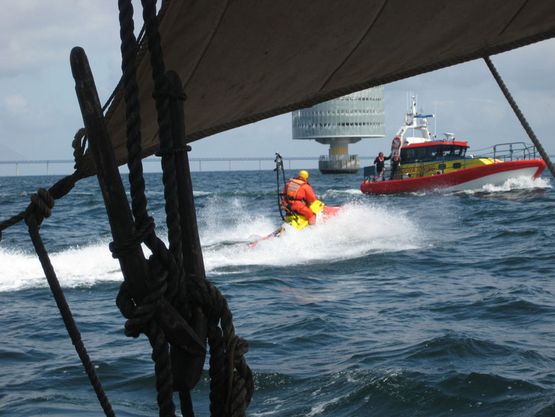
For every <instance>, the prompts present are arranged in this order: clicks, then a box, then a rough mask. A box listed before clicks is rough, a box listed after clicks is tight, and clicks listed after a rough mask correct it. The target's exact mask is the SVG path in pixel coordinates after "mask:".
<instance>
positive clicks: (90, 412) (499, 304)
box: [0, 171, 555, 417]
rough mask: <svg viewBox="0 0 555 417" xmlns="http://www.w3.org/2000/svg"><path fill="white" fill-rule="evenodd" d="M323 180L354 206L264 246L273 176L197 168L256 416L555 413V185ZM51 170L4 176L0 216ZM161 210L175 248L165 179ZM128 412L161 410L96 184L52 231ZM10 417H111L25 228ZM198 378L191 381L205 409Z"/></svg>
mask: <svg viewBox="0 0 555 417" xmlns="http://www.w3.org/2000/svg"><path fill="white" fill-rule="evenodd" d="M360 179H361V178H360V176H322V175H318V174H316V173H314V174H313V178H312V183H313V185H314V187H315V190H316V192H317V194H319V196H320V197H321V198H322V199H323V200H324V201H325V202H326V203H328V204H330V205H342V206H344V209H343V210H342V212H341V213H340V214H339V215H338V216H337V217H335V218H333V219H331V220H330V221H328V222H327V223H325V224H322V225H319V226H317V227H315V228H311V229H310V230H306V231H303V232H301V233H290V232H287V233H285V235H284V236H283V237H281V238H279V239H274V240H268V241H265V242H263V243H261V244H259V245H258V246H257V247H256V248H254V249H249V248H248V246H247V243H248V242H249V241H251V240H252V239H254V238H255V237H256V236H262V235H265V234H267V233H269V232H271V231H272V230H274V229H275V228H276V226H278V224H279V215H278V213H277V208H276V205H275V200H276V196H275V178H274V173H273V172H271V171H263V172H225V173H194V174H193V183H194V189H195V197H196V204H197V209H198V220H199V228H200V234H201V241H202V244H203V248H204V258H205V263H206V270H207V274H208V278H209V279H210V280H212V281H213V282H214V283H215V284H216V285H217V286H218V287H219V288H220V290H221V291H222V292H223V293H224V294H225V295H226V297H227V300H228V302H229V304H230V307H231V309H232V311H233V314H234V323H235V326H236V331H237V333H238V334H239V335H240V336H242V337H244V338H246V339H247V340H248V342H249V345H250V351H249V353H248V354H247V361H248V363H249V365H250V366H251V368H252V369H253V371H254V375H255V384H256V390H255V393H254V397H253V401H252V403H251V405H250V407H249V411H248V415H250V416H423V417H424V416H484V417H486V416H487V417H491V416H499V417H507V416H514V417H522V416H536V417H547V416H555V282H554V279H553V278H554V277H555V250H554V248H555V216H554V213H555V192H554V191H553V189H552V186H553V182H552V181H551V180H550V179H549V178H548V177H547V176H545V177H544V178H543V179H540V181H539V182H535V183H532V182H531V181H525V180H517V181H514V182H512V183H510V184H506V185H505V186H503V187H497V188H488V189H484V190H479V191H474V192H466V193H428V194H422V195H404V196H381V197H371V196H365V195H362V194H361V193H360V192H359V191H358V186H359V183H360ZM55 180H56V178H55V177H20V178H0V209H1V210H0V212H1V217H2V219H4V218H6V217H8V216H10V215H12V214H15V213H16V212H18V211H19V210H21V209H23V208H24V207H25V206H26V205H27V202H28V199H29V195H30V194H31V193H33V192H34V191H35V190H36V189H37V188H38V187H41V186H42V187H44V186H49V185H51V184H53V183H54V182H55ZM146 180H147V187H148V190H149V191H148V197H149V209H150V210H151V211H152V212H153V214H154V217H155V219H156V223H157V225H158V233H159V235H161V236H163V235H164V233H165V230H164V229H165V227H164V218H163V216H164V209H163V192H162V188H161V176H160V175H156V174H151V175H148V176H147V178H146ZM41 230H42V235H43V238H44V240H45V242H46V246H47V248H48V250H49V251H50V254H51V259H52V262H53V264H54V267H55V269H56V271H57V274H58V277H59V279H60V281H61V283H62V286H63V287H64V289H65V292H66V296H67V298H68V300H69V303H70V306H71V308H72V310H73V313H74V315H75V319H76V322H77V324H78V325H79V327H80V330H81V333H82V337H83V340H84V342H85V344H86V346H87V348H88V350H89V354H90V356H91V358H92V360H93V361H94V363H95V365H96V367H97V371H98V374H99V376H100V378H101V380H102V382H103V384H104V387H105V389H106V391H107V394H108V396H109V398H110V401H111V402H112V405H113V407H114V409H115V412H116V414H117V415H118V416H154V415H157V406H156V399H155V396H156V394H155V388H154V378H153V365H152V362H151V359H150V348H149V346H148V342H147V341H146V338H145V337H144V336H143V337H140V338H139V339H130V338H127V337H125V335H124V334H123V322H124V319H123V318H122V317H121V315H120V313H119V311H118V310H117V308H116V306H115V296H116V293H117V290H118V286H119V284H120V282H121V280H122V277H121V273H120V272H119V268H118V264H117V262H116V261H115V260H114V259H112V258H111V256H110V252H109V251H108V248H107V244H108V243H109V242H110V240H111V237H110V234H109V227H108V223H107V219H106V215H105V210H104V206H103V203H102V199H101V195H100V193H99V191H98V188H97V184H96V182H95V180H94V179H88V180H85V181H82V182H81V183H80V184H78V186H77V187H76V188H75V189H74V190H73V191H72V192H71V194H69V195H68V196H67V197H65V198H64V199H62V200H60V201H59V202H57V205H56V207H55V209H54V214H53V215H52V217H51V218H49V219H47V220H46V221H45V223H44V225H43V227H42V229H41ZM0 271H1V273H0V334H1V343H0V369H1V372H0V415H2V416H44V415H52V416H74V415H80V416H99V415H102V410H101V408H100V406H99V405H98V403H97V401H96V397H95V395H94V393H93V391H92V388H91V387H90V385H89V383H88V380H87V378H86V375H85V373H84V371H83V369H82V367H81V365H80V362H79V360H78V358H77V355H76V353H75V351H74V348H73V346H72V344H71V342H70V340H69V338H68V337H67V335H66V331H65V328H64V326H63V323H62V320H61V318H60V317H59V313H58V310H57V309H56V307H55V303H54V301H53V299H52V297H51V295H50V290H49V289H48V287H47V285H46V282H45V279H44V278H43V273H42V270H41V268H40V265H39V263H38V260H37V259H36V256H35V255H34V252H33V250H32V246H31V242H30V240H29V237H28V235H27V234H26V232H25V229H24V227H23V226H22V225H18V226H15V227H13V228H11V229H10V230H8V231H6V232H5V233H4V236H3V240H2V242H1V243H0ZM208 392H209V387H208V379H207V373H205V375H204V377H203V379H202V381H201V382H200V384H199V385H198V386H197V388H196V389H195V391H194V393H193V395H194V398H193V400H194V403H195V409H196V411H197V414H198V415H199V416H203V415H204V416H205V415H208V414H209V413H208V403H209V400H208Z"/></svg>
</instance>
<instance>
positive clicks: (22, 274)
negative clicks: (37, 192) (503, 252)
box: [0, 198, 425, 292]
mask: <svg viewBox="0 0 555 417" xmlns="http://www.w3.org/2000/svg"><path fill="white" fill-rule="evenodd" d="M230 200H231V201H230ZM226 201H227V205H226V206H225V207H226V208H225V211H222V210H221V207H223V206H222V205H221V204H220V203H222V202H221V201H213V202H211V203H212V204H209V205H208V207H210V208H209V209H208V210H204V211H203V212H202V213H201V217H202V223H203V224H204V226H202V227H201V229H200V236H201V243H202V245H203V255H204V261H205V266H206V271H207V272H208V274H220V273H222V272H221V269H222V268H227V267H232V268H235V269H236V268H237V267H244V266H253V265H262V266H264V265H267V266H291V265H300V264H310V263H319V262H336V261H341V260H344V259H353V258H358V257H363V256H366V255H368V254H370V253H379V252H394V251H403V250H409V249H414V248H418V247H422V246H424V241H425V239H423V238H422V233H421V232H420V231H419V229H418V227H417V225H415V224H414V223H413V221H412V220H410V217H409V215H408V214H407V213H405V212H404V211H402V210H401V209H386V208H383V207H381V206H378V205H373V204H370V203H367V202H366V203H351V204H348V205H346V206H344V207H343V208H342V210H341V211H340V212H339V214H338V215H336V216H335V217H332V218H330V219H329V220H328V221H327V222H325V223H320V224H318V225H317V226H315V227H309V228H307V229H305V230H302V231H297V230H294V229H293V228H291V227H289V226H287V229H286V231H285V233H284V234H283V235H281V236H280V237H279V238H274V239H268V240H265V241H262V242H260V243H259V244H258V245H257V246H256V247H254V248H250V247H249V246H248V243H249V242H251V241H252V240H253V239H254V236H265V235H267V234H269V233H270V232H272V231H273V230H275V229H276V228H277V226H279V222H278V221H277V220H278V219H279V216H278V215H277V213H272V214H266V215H264V214H255V215H254V216H252V217H249V216H248V215H247V213H246V211H245V208H244V205H243V203H244V201H242V200H241V198H232V199H229V198H228V199H226ZM161 237H162V236H161ZM163 240H165V239H163ZM145 255H146V256H148V251H147V250H145ZM50 259H51V262H52V265H53V266H54V270H55V271H56V275H57V277H58V279H59V281H60V283H61V285H62V286H63V287H65V288H68V287H78V286H92V285H95V284H98V283H101V282H119V281H121V280H122V279H123V278H122V274H121V271H120V268H119V263H118V261H117V260H116V259H113V258H112V256H111V253H110V251H109V249H108V241H105V242H94V243H90V244H89V245H88V246H83V247H74V248H70V249H67V250H65V251H63V252H59V253H51V254H50ZM0 264H1V265H2V267H3V271H2V275H1V276H0V291H2V292H4V291H16V290H21V289H26V288H35V287H46V286H47V282H46V279H45V278H44V273H43V271H42V267H41V265H40V262H39V260H38V258H37V256H36V254H35V253H34V252H32V253H24V252H20V251H14V250H9V249H1V248H0ZM240 269H241V268H240ZM232 271H233V270H232ZM225 273H227V274H229V273H230V271H229V269H227V270H226V272H225Z"/></svg>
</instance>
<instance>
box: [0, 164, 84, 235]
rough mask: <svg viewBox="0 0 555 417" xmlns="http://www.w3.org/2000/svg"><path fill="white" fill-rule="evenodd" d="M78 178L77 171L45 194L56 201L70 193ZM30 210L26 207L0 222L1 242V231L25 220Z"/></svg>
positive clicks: (30, 208) (0, 233)
mask: <svg viewBox="0 0 555 417" xmlns="http://www.w3.org/2000/svg"><path fill="white" fill-rule="evenodd" d="M80 178H81V175H80V174H78V173H77V171H76V172H74V173H73V174H71V175H68V176H67V177H64V178H62V179H61V180H59V181H58V182H57V183H56V184H54V185H53V186H52V187H50V188H49V189H48V191H47V193H48V194H49V195H50V196H51V197H52V198H53V199H55V200H58V199H60V198H62V197H64V196H65V195H66V194H67V193H69V192H70V191H71V189H72V188H73V187H74V186H75V183H76V182H77V181H78V180H79V179H80ZM45 191H46V190H45ZM38 204H41V203H40V202H39V203H38ZM32 209H33V207H32V206H29V207H27V209H25V210H23V211H21V212H19V213H17V214H16V215H14V216H12V217H10V218H8V219H6V220H3V221H2V222H0V240H2V231H3V230H6V229H7V228H8V227H11V226H14V225H16V224H18V223H19V222H21V221H22V220H23V219H25V217H26V216H27V214H28V213H29V211H30V210H32ZM45 217H46V216H45Z"/></svg>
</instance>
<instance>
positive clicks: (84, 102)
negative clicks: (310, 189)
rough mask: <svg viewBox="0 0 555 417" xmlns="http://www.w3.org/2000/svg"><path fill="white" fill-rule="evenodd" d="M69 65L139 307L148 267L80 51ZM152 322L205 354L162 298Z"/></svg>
mask: <svg viewBox="0 0 555 417" xmlns="http://www.w3.org/2000/svg"><path fill="white" fill-rule="evenodd" d="M70 61H71V70H72V73H73V78H74V79H75V90H76V93H77V99H78V101H79V106H80V108H81V114H82V116H83V122H84V124H85V128H86V131H87V137H88V140H89V146H90V150H91V152H92V154H93V157H94V160H95V164H96V169H97V174H98V175H97V176H98V182H99V185H100V189H101V191H102V197H103V198H104V204H105V206H106V211H107V214H108V220H109V222H110V229H111V231H112V236H113V238H114V247H116V248H118V253H117V255H118V259H119V263H120V267H121V270H122V273H123V277H124V279H125V281H126V283H128V285H129V291H130V293H131V295H132V297H133V299H134V300H135V302H136V303H137V304H140V302H141V300H142V299H143V298H144V297H146V296H147V295H148V294H149V288H148V286H147V282H148V279H149V276H148V265H147V262H146V259H145V257H144V254H143V251H142V248H141V244H140V241H139V240H138V239H137V237H136V236H135V226H134V222H133V218H132V215H131V210H130V208H129V202H128V201H127V197H126V195H125V189H124V187H123V183H122V181H121V176H120V174H119V171H118V167H117V164H116V160H115V156H114V151H113V148H112V144H111V142H110V137H109V134H108V131H107V129H106V124H105V120H104V116H103V114H102V108H101V106H100V101H99V99H98V93H97V90H96V86H95V83H94V79H93V75H92V72H91V69H90V66H89V62H88V59H87V56H86V54H85V51H84V50H83V49H82V48H73V50H72V51H71V57H70ZM156 319H157V320H158V322H159V324H160V326H161V327H162V329H163V330H164V333H165V334H166V336H167V338H168V340H169V341H170V342H171V343H172V344H175V345H177V346H179V347H181V348H183V349H184V350H186V351H188V352H189V353H192V354H196V355H203V354H204V353H205V351H206V349H205V347H204V342H203V340H202V339H200V338H199V337H198V336H197V334H196V332H195V331H194V330H193V329H192V328H191V326H189V325H188V324H187V322H186V321H185V320H184V319H183V318H182V316H181V315H180V314H178V313H177V311H175V309H174V308H173V307H172V306H171V305H170V304H169V303H168V302H167V300H166V299H165V298H162V299H161V300H160V303H159V307H158V310H157V313H156Z"/></svg>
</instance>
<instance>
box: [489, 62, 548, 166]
mask: <svg viewBox="0 0 555 417" xmlns="http://www.w3.org/2000/svg"><path fill="white" fill-rule="evenodd" d="M484 61H486V65H487V66H488V68H489V70H490V71H491V74H492V75H493V78H495V81H497V84H498V85H499V88H500V89H501V91H502V92H503V95H504V96H505V98H506V99H507V101H508V102H509V104H510V105H511V108H512V109H513V111H514V112H515V114H516V117H517V118H518V120H519V121H520V124H521V125H522V127H523V128H524V130H525V131H526V133H527V134H528V137H529V138H530V140H531V141H532V143H533V144H534V145H535V146H536V149H537V150H538V152H539V153H540V155H541V157H542V158H543V160H544V161H545V163H546V165H547V167H548V168H549V170H550V171H551V175H552V176H553V177H555V167H554V166H553V163H552V162H551V160H550V159H549V155H548V154H547V152H546V151H545V149H544V148H543V146H542V144H541V142H540V140H539V139H538V137H537V136H536V134H535V133H534V131H533V130H532V127H530V124H528V121H527V120H526V118H525V117H524V114H522V112H521V111H520V108H519V107H518V105H517V104H516V102H515V100H514V98H513V96H512V95H511V92H510V91H509V89H508V88H507V86H506V85H505V82H504V81H503V79H502V78H501V75H499V72H497V69H496V68H495V65H493V62H492V61H491V59H490V57H489V56H485V57H484Z"/></svg>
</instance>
